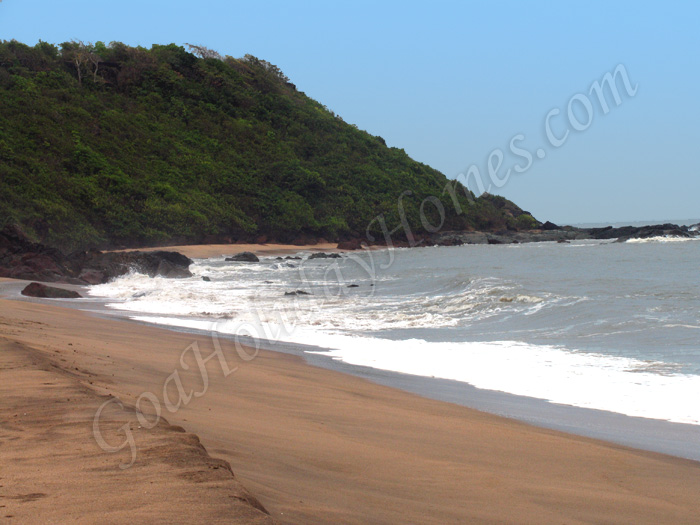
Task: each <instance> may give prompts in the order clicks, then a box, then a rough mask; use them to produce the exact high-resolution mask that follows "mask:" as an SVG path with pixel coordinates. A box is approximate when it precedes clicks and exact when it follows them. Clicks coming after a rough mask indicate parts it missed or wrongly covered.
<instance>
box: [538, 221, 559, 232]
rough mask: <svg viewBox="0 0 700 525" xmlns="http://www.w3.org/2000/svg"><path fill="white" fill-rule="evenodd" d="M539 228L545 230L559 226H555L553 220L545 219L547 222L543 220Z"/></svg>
mask: <svg viewBox="0 0 700 525" xmlns="http://www.w3.org/2000/svg"><path fill="white" fill-rule="evenodd" d="M541 229H542V230H545V231H551V230H561V226H557V225H556V224H554V223H553V222H549V221H547V222H545V223H544V224H543V225H542V227H541Z"/></svg>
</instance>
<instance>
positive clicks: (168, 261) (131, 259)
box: [0, 226, 192, 284]
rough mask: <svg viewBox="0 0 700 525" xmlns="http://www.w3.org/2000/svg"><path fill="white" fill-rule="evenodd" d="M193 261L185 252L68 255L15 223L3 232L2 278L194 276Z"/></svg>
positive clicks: (96, 280)
mask: <svg viewBox="0 0 700 525" xmlns="http://www.w3.org/2000/svg"><path fill="white" fill-rule="evenodd" d="M190 264H192V261H191V260H190V259H189V258H188V257H185V256H184V255H182V254H179V253H177V252H168V251H155V252H140V251H133V252H99V251H93V250H91V251H85V252H77V253H73V254H70V255H64V254H63V253H61V252H60V251H59V250H56V249H55V248H50V247H48V246H44V245H42V244H39V243H35V242H32V241H31V240H29V239H28V238H27V237H26V236H25V235H24V233H23V232H22V231H21V230H20V229H19V228H17V227H15V226H8V227H6V228H4V229H3V230H2V231H0V277H11V278H14V279H27V280H32V281H43V282H58V283H67V284H101V283H105V282H107V281H109V280H110V279H113V278H114V277H119V276H120V275H124V274H126V273H128V272H130V271H132V270H133V271H137V272H141V273H145V274H147V275H149V276H151V277H155V276H162V277H169V278H182V277H191V276H192V274H191V273H190V271H189V266H190Z"/></svg>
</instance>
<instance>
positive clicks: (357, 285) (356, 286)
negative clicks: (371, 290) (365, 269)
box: [348, 284, 360, 288]
mask: <svg viewBox="0 0 700 525" xmlns="http://www.w3.org/2000/svg"><path fill="white" fill-rule="evenodd" d="M359 287H360V285H359V284H348V288H359Z"/></svg>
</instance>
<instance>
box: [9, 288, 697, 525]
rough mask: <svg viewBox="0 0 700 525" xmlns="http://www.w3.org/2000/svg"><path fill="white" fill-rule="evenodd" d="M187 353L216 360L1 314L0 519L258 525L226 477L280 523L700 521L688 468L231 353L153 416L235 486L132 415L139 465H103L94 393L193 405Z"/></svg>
mask: <svg viewBox="0 0 700 525" xmlns="http://www.w3.org/2000/svg"><path fill="white" fill-rule="evenodd" d="M195 341H196V342H197V344H198V347H199V350H200V351H201V354H202V356H204V357H206V356H208V355H210V354H211V353H212V352H213V348H214V347H213V344H212V340H211V339H210V338H209V337H207V336H193V335H189V334H182V333H176V332H171V331H168V330H164V329H160V328H155V327H150V326H144V325H139V324H135V323H128V322H124V321H116V320H103V319H96V318H95V317H92V316H90V315H88V314H85V313H82V312H79V311H76V310H71V309H64V308H59V307H55V306H46V305H41V304H35V303H30V302H22V301H7V300H2V301H0V342H1V346H0V356H2V378H0V380H1V383H0V384H1V386H2V392H1V393H0V394H1V395H0V414H1V416H0V422H1V424H2V426H1V427H0V430H1V432H2V434H1V435H2V436H3V440H2V446H0V466H1V467H0V468H1V469H2V470H1V471H0V472H1V473H0V477H1V478H2V479H1V480H0V485H2V487H0V505H2V506H4V507H2V508H0V511H2V513H0V516H4V515H14V516H16V517H17V521H18V522H22V523H27V522H32V521H35V520H37V519H38V518H41V519H42V521H43V520H48V519H50V518H56V519H57V520H59V521H66V520H70V519H73V518H76V517H82V519H83V520H84V521H93V519H94V518H96V516H98V515H100V516H102V515H103V514H104V513H106V512H111V514H107V516H108V517H109V519H108V521H110V522H115V523H122V522H123V523H126V522H133V521H144V520H145V521H154V518H156V517H157V520H156V521H163V522H167V521H173V520H172V517H173V516H177V519H176V520H175V521H179V522H204V521H206V519H209V516H212V517H213V518H214V519H216V518H217V517H219V518H221V517H222V516H223V515H227V516H228V517H230V518H231V520H235V519H238V520H239V521H246V520H247V519H248V518H255V519H257V518H258V517H260V518H261V519H263V520H264V519H267V518H266V517H265V516H262V515H261V514H260V513H258V511H257V510H256V509H254V508H253V507H251V506H250V505H248V504H247V503H246V501H245V500H246V496H245V494H246V493H245V490H244V489H243V488H242V487H240V486H239V485H238V484H237V483H236V479H237V480H239V481H240V482H241V483H242V484H243V486H245V488H246V489H248V490H249V491H250V492H251V493H252V494H253V495H254V496H256V497H257V498H258V499H259V500H260V501H261V502H262V504H263V505H264V506H265V507H266V508H267V510H268V511H269V512H270V514H271V515H272V516H273V517H274V518H276V519H277V520H279V521H281V522H283V523H465V522H480V523H492V522H529V523H610V522H624V523H655V524H656V523H697V521H698V516H699V515H700V464H698V463H696V462H692V461H687V460H682V459H678V458H673V457H669V456H663V455H660V454H655V453H649V452H643V451H638V450H633V449H628V448H625V447H621V446H616V445H611V444H608V443H604V442H600V441H596V440H592V439H587V438H582V437H577V436H573V435H567V434H563V433H560V432H556V431H550V430H545V429H540V428H535V427H531V426H528V425H526V424H523V423H519V422H515V421H512V420H507V419H503V418H499V417H496V416H493V415H489V414H485V413H481V412H478V411H475V410H471V409H468V408H464V407H460V406H456V405H452V404H448V403H442V402H438V401H432V400H429V399H424V398H421V397H418V396H415V395H412V394H409V393H405V392H402V391H399V390H395V389H392V388H387V387H383V386H379V385H375V384H372V383H369V382H367V381H365V380H363V379H359V378H356V377H352V376H348V375H344V374H340V373H337V372H333V371H329V370H323V369H318V368H315V367H311V366H309V365H307V364H305V363H304V362H303V360H301V359H300V358H297V357H294V356H290V355H285V354H279V353H273V352H260V353H259V354H258V355H257V356H256V357H255V358H253V359H252V360H243V359H241V357H240V356H241V355H243V356H245V354H238V353H237V352H236V350H235V349H234V347H233V345H232V343H229V342H226V341H224V342H223V352H224V354H225V355H226V357H227V363H228V366H230V367H231V368H232V369H233V368H235V367H237V368H236V370H235V372H232V373H231V374H230V375H229V376H228V377H226V378H224V377H223V373H222V370H221V367H220V364H219V362H218V361H217V360H216V359H212V360H210V361H209V362H208V365H207V369H208V378H207V383H208V384H207V388H206V392H205V393H204V394H203V395H202V396H201V397H192V398H191V401H190V402H189V404H188V405H186V406H184V405H183V406H182V407H181V408H180V409H179V410H178V411H176V412H175V413H169V412H168V411H167V410H166V408H165V407H164V406H163V414H164V415H165V416H166V417H167V418H168V420H169V421H170V423H171V424H173V425H181V426H182V427H184V428H185V429H186V430H187V431H188V432H191V433H194V434H196V435H197V436H199V438H200V439H201V442H202V444H203V445H204V446H205V447H206V449H207V450H208V452H209V453H210V454H211V455H212V456H213V457H215V458H220V459H223V460H225V461H228V462H229V463H230V464H231V466H232V467H233V472H234V473H235V475H236V479H233V478H232V477H231V476H230V474H228V471H227V470H226V469H225V468H224V469H222V468H219V469H215V468H211V465H212V462H214V464H215V465H216V464H217V463H216V460H214V459H212V458H209V457H207V456H206V455H204V454H203V453H202V452H201V450H198V449H197V447H196V439H195V438H193V437H192V435H191V434H182V433H176V432H173V431H172V429H170V428H169V427H168V425H160V426H158V427H156V428H155V429H153V430H145V429H138V428H137V427H138V421H137V420H135V419H134V417H133V413H131V412H129V411H128V410H125V411H124V413H120V412H119V411H117V412H116V415H115V414H114V413H112V414H113V416H112V417H113V418H115V421H113V422H111V423H110V422H107V423H105V427H104V428H105V439H107V441H109V442H110V443H120V442H121V441H123V440H124V437H125V434H124V431H121V432H120V431H119V428H121V427H120V424H123V423H122V421H124V420H129V421H131V428H134V431H133V432H134V439H135V442H136V446H137V459H136V463H135V464H134V466H133V467H131V468H130V469H127V470H124V471H121V470H119V468H118V465H119V464H120V463H122V462H128V461H129V459H130V453H129V451H128V450H126V449H125V450H122V451H121V452H118V453H113V454H110V453H106V452H102V451H101V450H100V449H99V448H97V446H96V444H95V442H94V440H93V434H92V415H93V414H94V410H95V409H96V407H97V406H98V405H99V404H100V403H101V402H103V400H104V399H105V398H99V397H97V396H98V394H99V395H105V394H110V395H113V396H117V397H118V398H119V399H120V400H121V401H122V402H123V403H124V404H125V405H126V406H127V407H128V406H129V405H133V404H134V402H135V401H136V399H137V397H138V396H139V395H140V394H142V393H143V392H144V391H148V392H152V393H153V394H154V395H155V396H156V397H157V398H158V399H159V403H160V404H161V405H162V404H163V403H164V398H163V385H164V383H165V381H166V379H167V378H168V376H169V375H170V374H172V373H173V372H174V371H175V370H177V371H178V374H179V378H180V379H181V381H182V384H183V389H184V391H185V392H186V393H188V392H189V391H191V390H193V391H195V392H202V391H204V384H205V383H204V382H203V379H202V377H203V376H202V374H201V371H199V369H198V367H197V364H196V362H195V360H194V355H193V353H192V351H191V350H190V351H189V352H188V353H187V354H186V357H185V358H184V360H181V355H182V353H183V351H184V350H185V349H187V348H188V347H190V345H191V344H192V343H193V342H195ZM190 348H191V347H190ZM248 351H251V350H248ZM251 352H252V351H251ZM183 363H184V365H187V367H188V368H189V369H188V370H185V369H184V366H183ZM170 386H171V388H170V389H169V394H170V398H171V400H176V399H177V393H176V390H175V388H174V384H172V381H171V385H170ZM69 398H70V401H68V399H69ZM144 406H145V407H147V406H149V405H148V403H145V404H144ZM25 413H26V414H27V415H26V416H25V415H24V414H25ZM130 414H131V415H130ZM110 432H111V433H110ZM215 474H216V475H215ZM222 474H228V475H223V477H222ZM241 494H243V495H244V496H241ZM203 512H209V513H210V514H209V516H208V515H205V514H202V513H203ZM227 513H228V514H227ZM251 513H252V514H251Z"/></svg>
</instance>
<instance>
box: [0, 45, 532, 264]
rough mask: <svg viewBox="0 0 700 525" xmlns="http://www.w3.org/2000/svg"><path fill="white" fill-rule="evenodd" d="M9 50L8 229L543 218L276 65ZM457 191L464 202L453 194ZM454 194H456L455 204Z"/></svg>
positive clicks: (130, 53)
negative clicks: (463, 179)
mask: <svg viewBox="0 0 700 525" xmlns="http://www.w3.org/2000/svg"><path fill="white" fill-rule="evenodd" d="M190 47H191V50H192V51H193V52H192V53H191V52H188V51H186V50H185V49H184V48H183V47H179V46H176V45H174V44H171V45H154V46H152V47H151V49H145V48H141V47H136V48H135V47H129V46H126V45H124V44H121V43H118V42H113V43H111V44H109V45H105V44H103V43H101V42H98V43H96V44H95V45H85V44H82V43H78V42H68V43H64V44H61V45H60V46H55V45H52V44H48V43H45V42H40V43H39V44H37V45H35V46H33V47H30V46H27V45H24V44H21V43H18V42H16V41H11V42H3V43H1V44H0V100H1V101H2V111H1V112H0V195H2V199H0V227H2V226H3V225H4V224H6V223H14V224H17V225H20V226H21V227H22V228H23V229H24V231H25V232H26V233H27V234H28V235H29V236H30V237H31V238H33V239H34V240H37V241H40V242H44V243H47V244H49V245H53V246H57V247H59V248H61V249H63V250H64V251H65V250H73V249H77V248H84V247H87V246H96V247H101V248H106V247H114V246H142V245H148V244H151V245H156V244H159V245H163V244H169V243H186V242H188V243H198V242H212V241H214V240H217V241H222V240H224V241H235V240H259V241H260V240H268V241H272V240H276V241H291V240H293V239H297V238H300V237H302V238H303V237H306V238H313V237H316V238H318V237H324V238H326V239H328V240H338V239H347V238H352V237H358V236H362V235H364V233H365V230H366V228H367V227H368V225H370V228H371V230H372V231H373V232H374V233H375V234H377V233H378V232H379V229H380V224H379V222H378V221H373V219H374V218H375V217H377V216H378V215H379V214H383V216H384V219H385V222H386V224H387V225H388V227H389V228H390V229H393V228H395V227H396V226H397V225H399V224H401V213H400V207H399V206H398V205H397V203H398V199H399V197H400V196H401V194H402V193H404V192H405V191H406V190H410V192H411V193H410V194H406V195H404V198H403V199H402V200H401V202H402V206H403V208H404V210H405V216H406V220H407V221H408V223H409V224H410V225H411V229H412V231H413V232H414V233H415V234H416V235H420V234H421V232H424V231H425V230H424V228H425V226H424V224H423V223H424V222H425V221H423V222H422V221H421V220H420V207H421V203H422V202H423V201H424V200H425V199H426V198H428V197H430V196H435V197H437V198H438V199H439V200H440V202H441V204H442V207H443V208H444V210H445V211H444V213H443V214H442V217H441V214H440V213H439V206H437V205H436V203H435V201H434V200H432V202H431V203H429V204H427V205H425V206H424V211H425V213H426V216H427V218H428V220H429V223H432V224H439V223H440V222H441V219H442V218H444V224H443V225H442V229H443V230H456V231H470V230H485V231H493V230H499V229H506V228H509V229H516V230H517V229H522V228H528V227H533V226H534V225H536V224H537V223H536V221H535V220H534V219H533V218H532V217H531V216H530V215H528V214H526V213H524V212H523V211H522V210H520V209H519V208H518V207H517V206H515V205H513V204H512V203H510V202H509V201H506V200H505V199H503V198H500V197H491V196H485V197H482V198H479V199H473V195H472V194H471V193H470V192H469V191H467V190H466V188H464V187H462V186H461V185H460V184H457V185H456V186H453V188H454V191H453V192H452V195H451V194H450V192H444V190H445V187H446V185H447V184H448V180H447V178H446V177H445V176H444V175H443V174H441V173H440V172H438V171H436V170H434V169H432V168H430V167H429V166H426V165H425V164H421V163H419V162H416V161H414V160H412V159H411V158H410V157H409V156H408V155H407V154H406V153H405V152H404V151H403V150H402V149H397V148H390V147H387V146H386V144H385V142H384V140H383V139H382V138H381V137H375V136H372V135H370V134H369V133H366V132H364V131H361V130H359V129H358V128H357V127H356V126H354V125H351V124H348V123H346V122H344V121H343V119H342V118H341V117H339V116H337V115H335V114H334V113H333V112H332V111H330V110H329V109H328V108H326V107H325V106H323V105H322V104H320V103H319V102H316V101H315V100H312V99H311V98H309V97H307V96H306V95H305V94H304V93H301V92H299V91H298V90H297V89H296V87H295V86H294V85H293V84H292V83H291V82H290V81H289V79H288V78H287V77H286V76H285V75H284V74H283V73H282V72H281V71H280V70H279V69H278V68H277V67H275V66H274V65H272V64H270V63H268V62H266V61H264V60H260V59H258V58H255V57H253V56H250V55H246V56H245V57H244V58H242V59H235V58H232V57H228V56H227V57H221V56H219V55H218V54H217V53H215V52H213V51H210V50H208V49H205V48H201V47H194V46H190ZM453 196H454V197H453ZM455 199H456V201H455Z"/></svg>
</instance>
